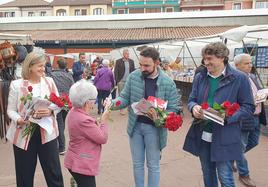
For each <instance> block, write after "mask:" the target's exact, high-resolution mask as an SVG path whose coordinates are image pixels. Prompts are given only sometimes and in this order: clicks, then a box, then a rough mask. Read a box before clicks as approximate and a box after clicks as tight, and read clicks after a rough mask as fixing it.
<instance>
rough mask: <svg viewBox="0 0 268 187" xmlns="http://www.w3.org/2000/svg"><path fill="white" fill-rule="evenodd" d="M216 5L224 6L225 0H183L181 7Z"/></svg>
mask: <svg viewBox="0 0 268 187" xmlns="http://www.w3.org/2000/svg"><path fill="white" fill-rule="evenodd" d="M211 6H213V7H216V6H224V0H214V1H213V0H203V1H202V0H201V1H197V0H193V1H189V0H186V1H183V0H182V1H181V6H180V7H181V8H184V7H211Z"/></svg>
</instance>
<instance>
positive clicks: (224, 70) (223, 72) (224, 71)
mask: <svg viewBox="0 0 268 187" xmlns="http://www.w3.org/2000/svg"><path fill="white" fill-rule="evenodd" d="M225 74H226V66H224V69H223V71H222V72H221V74H220V75H218V76H214V75H211V74H210V73H209V72H208V73H207V75H209V76H210V77H212V78H214V79H216V78H218V77H220V76H222V75H223V76H225Z"/></svg>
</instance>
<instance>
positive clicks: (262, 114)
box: [250, 74, 267, 126]
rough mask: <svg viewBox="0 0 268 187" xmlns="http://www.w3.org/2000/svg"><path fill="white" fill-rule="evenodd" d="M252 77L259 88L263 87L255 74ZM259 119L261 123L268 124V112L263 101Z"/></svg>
mask: <svg viewBox="0 0 268 187" xmlns="http://www.w3.org/2000/svg"><path fill="white" fill-rule="evenodd" d="M250 78H251V80H252V81H253V82H254V83H255V85H256V87H257V89H258V90H260V89H262V88H261V86H260V84H259V82H258V80H257V78H256V76H255V75H253V74H250ZM259 121H260V124H263V125H265V126H266V125H267V119H266V112H265V107H264V104H263V103H261V113H260V114H259Z"/></svg>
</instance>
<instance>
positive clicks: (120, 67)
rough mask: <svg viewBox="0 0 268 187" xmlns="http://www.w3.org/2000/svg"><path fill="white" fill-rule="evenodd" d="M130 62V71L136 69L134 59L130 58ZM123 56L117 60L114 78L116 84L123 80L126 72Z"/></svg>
mask: <svg viewBox="0 0 268 187" xmlns="http://www.w3.org/2000/svg"><path fill="white" fill-rule="evenodd" d="M128 62H129V73H131V72H132V71H134V70H135V65H134V61H133V60H132V59H130V58H129V59H128ZM124 63H125V62H124V60H123V58H120V59H118V60H116V62H115V67H114V78H115V82H116V84H117V83H118V82H120V81H121V79H122V78H123V77H124V74H125V65H124Z"/></svg>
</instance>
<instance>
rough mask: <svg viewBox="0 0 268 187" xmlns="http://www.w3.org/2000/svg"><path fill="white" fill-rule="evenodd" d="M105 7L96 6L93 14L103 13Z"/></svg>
mask: <svg viewBox="0 0 268 187" xmlns="http://www.w3.org/2000/svg"><path fill="white" fill-rule="evenodd" d="M103 14H104V9H103V8H95V9H93V15H103Z"/></svg>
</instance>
